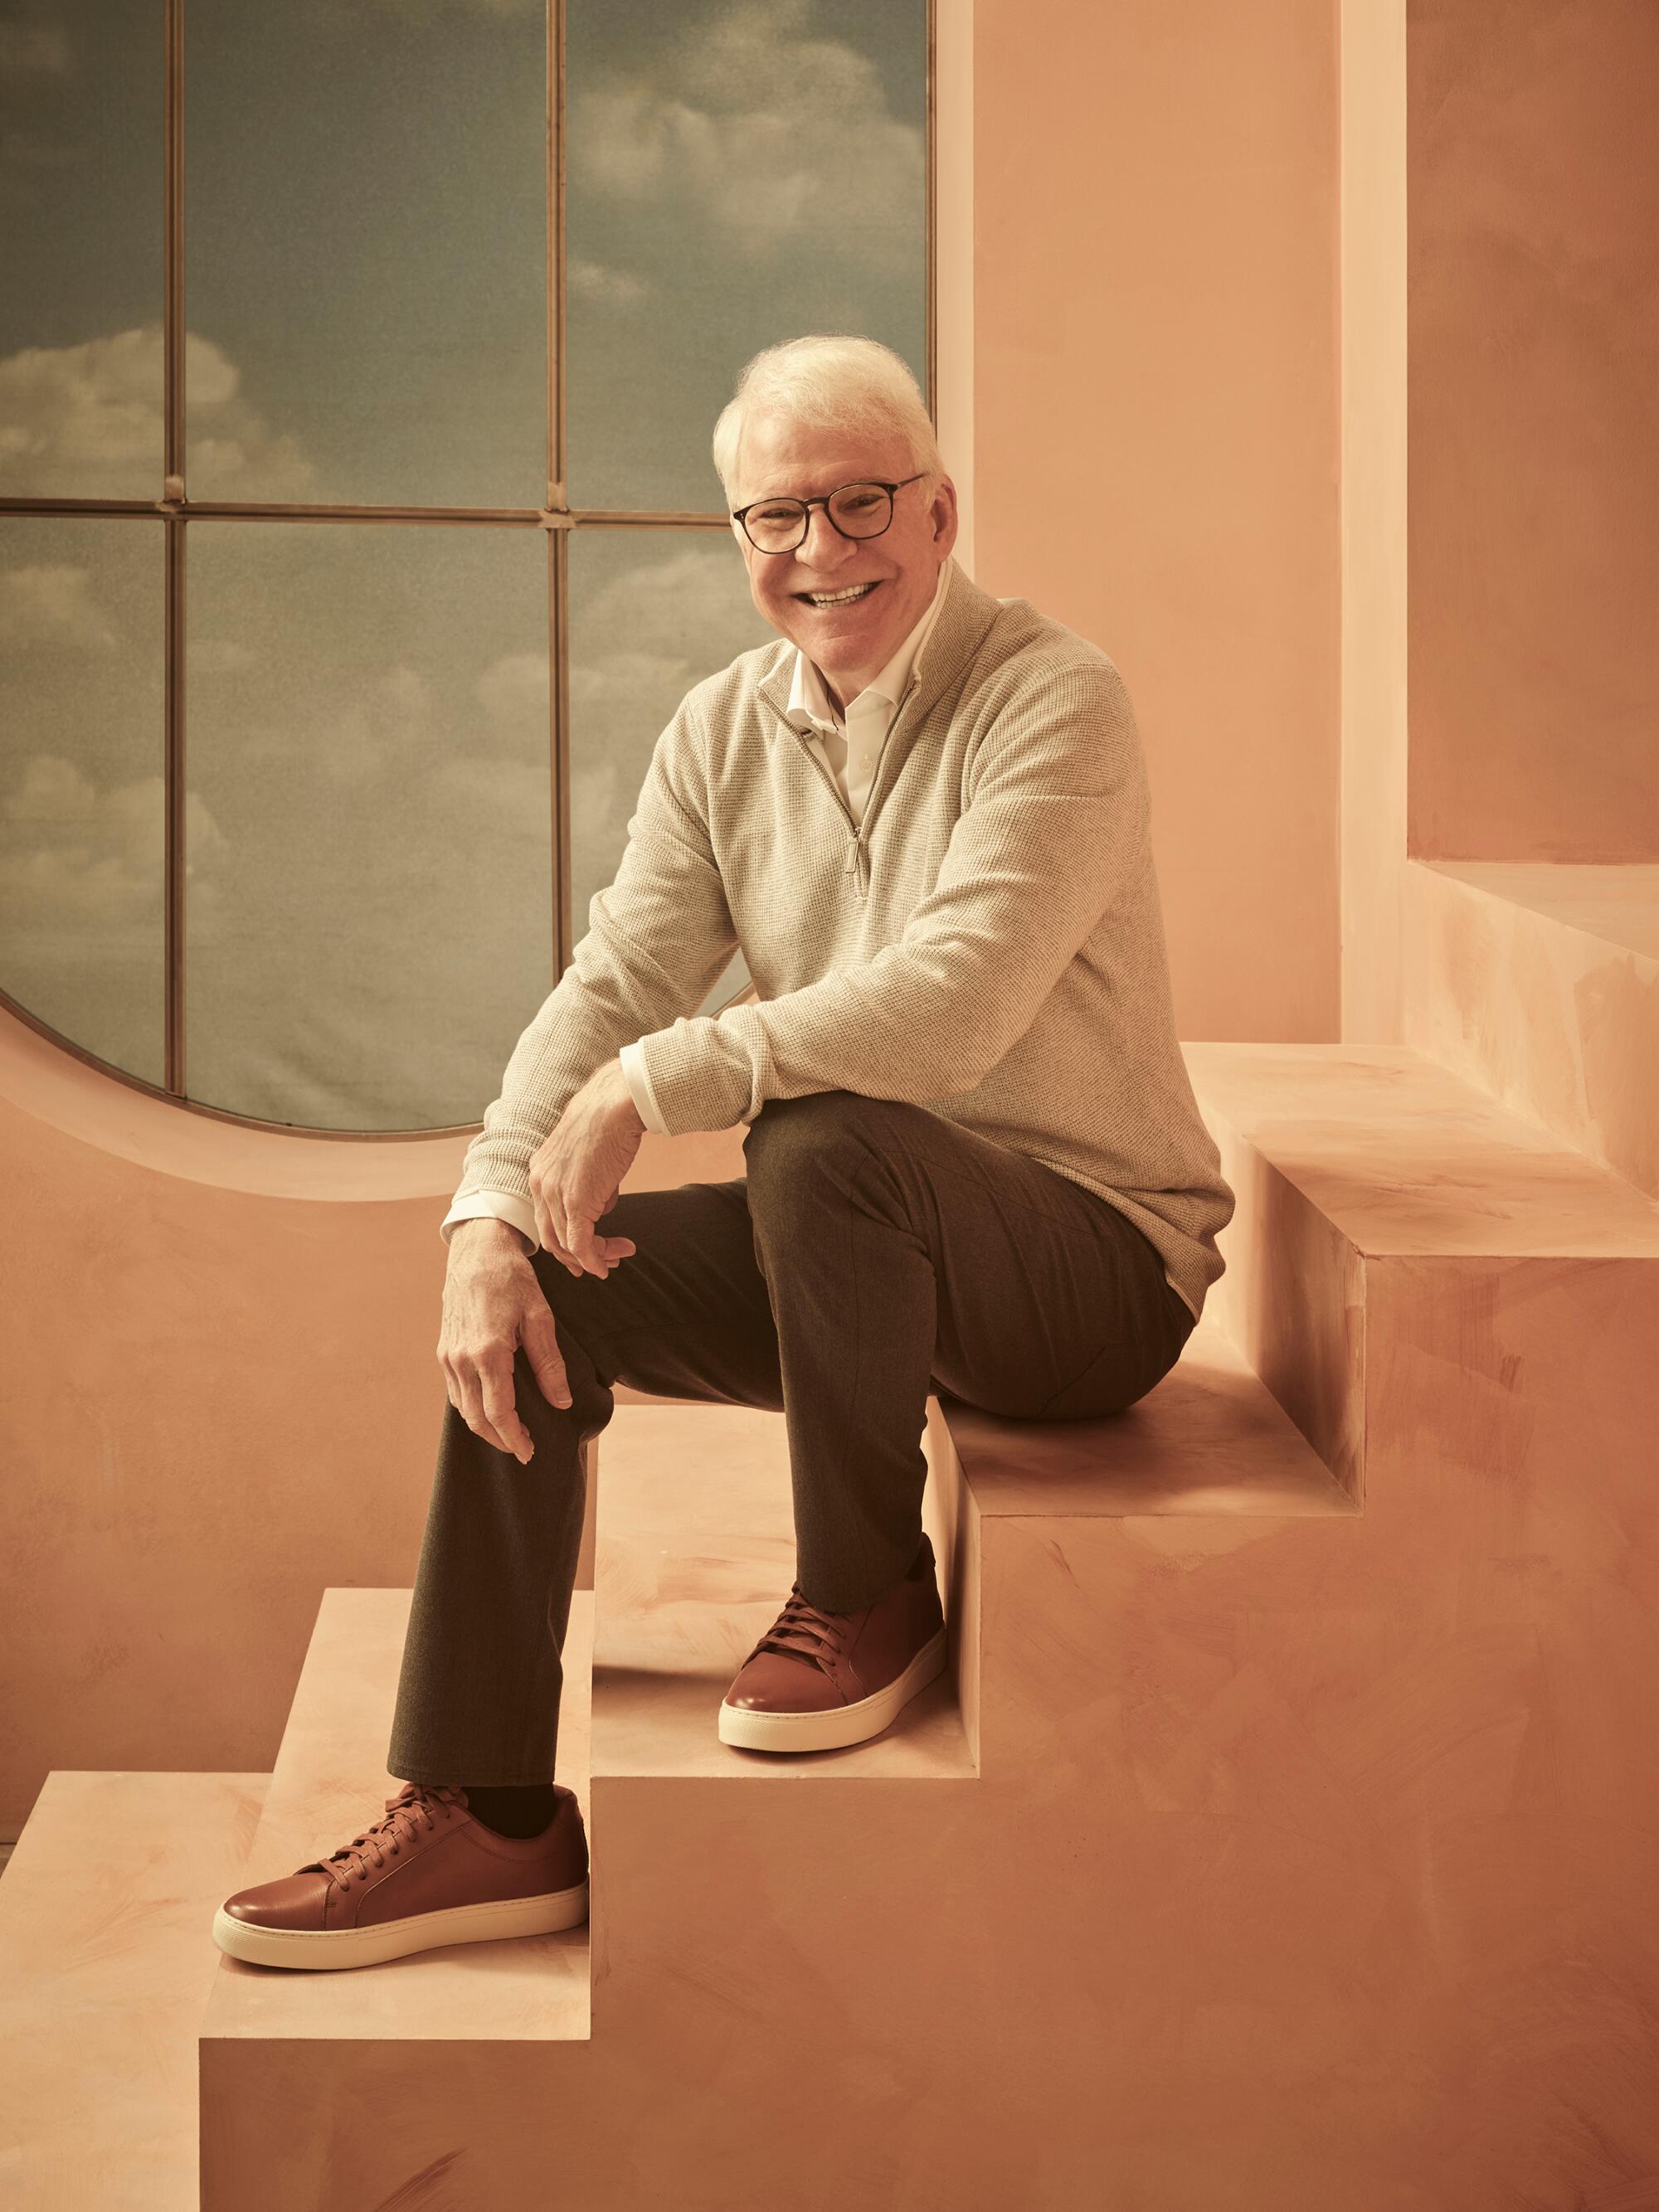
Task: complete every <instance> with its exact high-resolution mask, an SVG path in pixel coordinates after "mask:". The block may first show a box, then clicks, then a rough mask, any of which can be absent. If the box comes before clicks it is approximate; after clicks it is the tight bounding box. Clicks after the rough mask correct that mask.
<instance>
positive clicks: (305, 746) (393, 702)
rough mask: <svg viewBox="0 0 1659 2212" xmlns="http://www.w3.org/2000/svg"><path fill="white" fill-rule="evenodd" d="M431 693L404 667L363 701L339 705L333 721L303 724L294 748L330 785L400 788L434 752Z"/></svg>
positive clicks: (288, 747) (367, 689)
mask: <svg viewBox="0 0 1659 2212" xmlns="http://www.w3.org/2000/svg"><path fill="white" fill-rule="evenodd" d="M432 707H433V700H432V690H431V686H430V685H429V684H428V683H427V680H426V678H424V677H423V676H422V675H421V673H420V672H419V671H418V670H417V669H413V668H410V667H409V666H408V665H407V664H406V663H404V662H398V664H397V665H394V666H392V667H391V668H387V669H386V670H384V671H382V672H381V673H380V675H379V676H377V677H376V678H374V680H373V681H372V682H371V683H369V684H366V685H365V686H364V688H363V690H362V695H361V696H359V697H357V698H355V699H349V700H346V701H344V702H342V703H341V704H340V705H339V706H338V707H337V708H336V710H335V713H334V714H333V717H332V719H331V720H329V721H327V722H325V723H322V724H321V725H315V724H311V723H307V726H306V727H305V729H304V732H303V733H302V734H301V737H299V738H294V739H290V740H289V741H288V742H287V743H285V744H284V746H283V750H285V751H292V750H295V747H296V746H297V747H298V748H299V749H300V750H302V751H303V753H304V756H305V759H306V762H307V768H308V769H309V770H310V771H311V772H312V773H314V774H315V775H318V776H319V777H322V778H324V779H325V780H326V781H328V782H330V783H332V784H335V785H337V786H341V787H361V786H363V785H368V784H373V783H375V782H378V781H382V780H383V779H384V780H386V781H388V782H392V783H396V784H402V783H404V782H405V781H407V780H408V777H409V776H410V774H411V773H414V772H417V771H418V770H419V769H421V768H422V766H423V765H424V764H425V762H426V760H427V759H428V757H429V755H430V751H431V749H432V739H433V732H432Z"/></svg>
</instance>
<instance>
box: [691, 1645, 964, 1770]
mask: <svg viewBox="0 0 1659 2212" xmlns="http://www.w3.org/2000/svg"><path fill="white" fill-rule="evenodd" d="M944 1671H945V1629H943V1628H941V1629H940V1630H939V1633H938V1634H937V1635H936V1636H934V1637H933V1638H931V1639H930V1640H929V1641H928V1642H927V1643H926V1644H923V1645H922V1647H921V1650H920V1651H918V1652H917V1654H916V1656H915V1658H914V1659H913V1660H912V1661H911V1662H910V1663H909V1665H908V1667H907V1668H905V1670H904V1672H903V1673H902V1674H896V1675H895V1676H894V1678H893V1680H891V1681H890V1682H889V1683H888V1685H887V1686H886V1687H885V1689H881V1690H877V1691H876V1692H873V1694H872V1695H871V1696H870V1697H867V1698H860V1699H858V1700H857V1702H856V1703H855V1704H854V1705H835V1706H832V1707H831V1708H830V1710H829V1711H828V1712H823V1713H763V1712H757V1711H755V1710H754V1708H753V1707H751V1706H749V1705H728V1704H727V1703H726V1700H725V1699H721V1701H720V1741H721V1742H722V1743H735V1744H740V1745H742V1746H743V1747H744V1749H745V1750H747V1751H836V1750H839V1749H840V1748H841V1747H842V1746H843V1745H846V1744H849V1743H862V1742H863V1741H865V1739H866V1737H867V1736H872V1735H880V1734H881V1732H882V1730H883V1729H884V1728H886V1727H887V1726H888V1725H889V1724H890V1723H891V1721H892V1719H893V1717H894V1716H895V1715H896V1713H897V1712H898V1711H899V1710H900V1708H901V1707H902V1706H903V1705H908V1703H909V1701H910V1699H912V1698H914V1697H915V1694H916V1692H917V1691H918V1690H922V1689H926V1687H927V1685H928V1683H929V1682H931V1681H933V1679H934V1678H935V1676H936V1675H939V1674H943V1673H944Z"/></svg>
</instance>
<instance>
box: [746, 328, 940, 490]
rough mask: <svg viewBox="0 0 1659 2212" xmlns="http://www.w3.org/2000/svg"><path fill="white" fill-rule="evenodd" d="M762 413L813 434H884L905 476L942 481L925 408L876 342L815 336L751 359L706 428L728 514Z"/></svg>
mask: <svg viewBox="0 0 1659 2212" xmlns="http://www.w3.org/2000/svg"><path fill="white" fill-rule="evenodd" d="M765 413H778V414H782V415H787V416H790V417H791V418H792V419H793V420H794V421H795V422H802V423H805V424H808V425H810V426H811V428H814V429H822V430H852V431H875V432H877V433H880V432H883V431H890V432H891V433H892V434H893V435H895V436H896V437H900V438H902V440H903V441H904V445H905V449H906V451H907V452H908V454H909V457H910V467H911V469H912V470H913V471H921V472H923V473H925V474H926V475H927V476H929V477H942V476H943V475H944V474H945V463H944V461H943V460H942V459H941V458H940V456H939V441H938V440H937V439H936V438H935V437H934V435H933V423H932V422H930V421H929V419H928V415H927V403H926V402H925V401H924V400H923V398H922V396H921V387H920V386H918V385H917V383H916V380H915V377H914V376H913V375H912V374H911V373H910V368H909V365H908V362H905V361H904V360H903V358H902V356H900V355H898V354H896V353H895V352H894V351H893V349H892V348H891V347H890V346H884V345H883V344H881V343H880V342H879V341H878V339H876V338H860V337H843V336H831V335H829V334H827V333H825V332H823V331H813V332H811V334H810V335H809V336H807V337H799V338H786V339H785V340H784V341H783V342H782V343H781V344H779V345H772V346H768V347H766V349H764V350H763V352H761V353H757V355H756V356H754V358H753V360H752V361H750V363H749V365H748V366H747V368H745V369H744V372H743V374H742V375H741V376H740V377H739V378H738V387H737V390H736V392H734V393H733V394H732V398H731V399H730V400H728V401H727V403H726V405H725V407H723V408H722V409H721V410H720V419H719V421H718V422H716V423H715V425H714V469H715V472H716V474H717V475H718V476H719V477H720V483H721V485H722V487H723V488H724V490H725V493H726V504H727V506H728V507H729V506H730V504H731V501H732V489H733V487H734V485H735V483H736V481H737V474H738V450H739V448H740V447H741V445H742V442H743V434H744V429H745V428H747V426H748V425H749V424H750V422H752V421H753V420H754V419H755V417H756V416H757V415H761V414H765Z"/></svg>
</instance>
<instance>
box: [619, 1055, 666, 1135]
mask: <svg viewBox="0 0 1659 2212" xmlns="http://www.w3.org/2000/svg"><path fill="white" fill-rule="evenodd" d="M617 1058H618V1059H619V1060H621V1061H622V1071H623V1075H624V1076H626V1078H627V1079H628V1088H629V1094H630V1095H631V1097H632V1098H633V1101H634V1105H635V1111H636V1112H637V1113H638V1115H639V1117H640V1119H641V1121H643V1122H644V1124H645V1126H646V1127H647V1129H649V1130H650V1131H651V1133H653V1136H658V1137H665V1136H666V1135H667V1134H668V1130H667V1128H666V1127H665V1124H664V1121H663V1118H662V1110H661V1109H660V1108H659V1106H658V1104H657V1094H656V1092H655V1091H653V1089H652V1088H651V1071H650V1069H649V1068H648V1067H647V1066H646V1064H645V1054H643V1053H642V1052H641V1049H640V1048H639V1046H638V1044H637V1043H635V1044H625V1045H624V1046H623V1048H622V1050H621V1052H620V1053H619V1054H617Z"/></svg>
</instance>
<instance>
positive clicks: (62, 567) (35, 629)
mask: <svg viewBox="0 0 1659 2212" xmlns="http://www.w3.org/2000/svg"><path fill="white" fill-rule="evenodd" d="M117 643H118V636H117V634H116V632H115V630H114V629H113V628H112V625H111V623H110V622H109V620H108V618H107V617H106V616H105V614H104V613H103V611H102V610H101V609H100V607H99V605H98V603H97V601H96V599H94V596H93V588H92V577H91V574H89V572H88V570H87V569H85V568H76V567H74V566H73V564H72V563H69V562H62V563H56V562H42V563H40V564H39V565H37V566H33V567H27V568H7V569H4V570H0V647H7V648H9V649H10V650H13V651H15V650H18V649H20V648H21V647H25V646H41V645H45V646H67V647H72V648H74V649H76V650H79V651H82V652H91V653H103V652H107V651H108V650H109V649H110V648H111V647H112V646H114V645H116V644H117Z"/></svg>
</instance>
